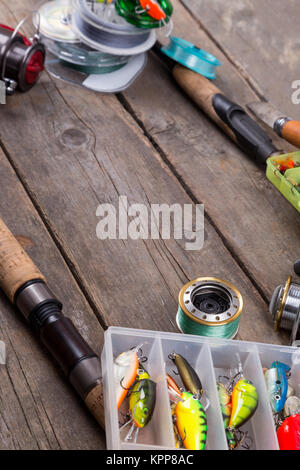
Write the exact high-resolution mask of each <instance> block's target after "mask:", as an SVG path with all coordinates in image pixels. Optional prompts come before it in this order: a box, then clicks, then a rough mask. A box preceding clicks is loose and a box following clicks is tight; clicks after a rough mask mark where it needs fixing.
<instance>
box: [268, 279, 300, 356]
mask: <svg viewBox="0 0 300 470" xmlns="http://www.w3.org/2000/svg"><path fill="white" fill-rule="evenodd" d="M269 310H270V313H271V315H272V319H273V322H274V330H275V331H278V329H279V328H283V329H285V330H288V331H291V338H290V343H291V344H292V345H293V346H298V347H299V346H300V328H299V326H300V284H298V283H296V282H292V277H291V276H289V278H288V280H287V282H286V283H285V285H280V286H278V287H276V289H275V291H274V293H273V295H272V299H271V302H270V307H269Z"/></svg>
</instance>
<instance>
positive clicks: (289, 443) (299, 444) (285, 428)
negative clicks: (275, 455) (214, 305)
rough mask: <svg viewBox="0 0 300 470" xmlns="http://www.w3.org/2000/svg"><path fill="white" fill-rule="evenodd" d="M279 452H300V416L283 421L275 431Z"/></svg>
mask: <svg viewBox="0 0 300 470" xmlns="http://www.w3.org/2000/svg"><path fill="white" fill-rule="evenodd" d="M277 438H278V443H279V448H280V450H300V415H293V416H290V417H289V418H287V419H285V420H284V421H283V423H282V425H281V426H280V427H279V428H278V430H277Z"/></svg>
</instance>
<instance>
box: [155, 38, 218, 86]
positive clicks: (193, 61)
mask: <svg viewBox="0 0 300 470" xmlns="http://www.w3.org/2000/svg"><path fill="white" fill-rule="evenodd" d="M161 52H163V53H164V54H165V55H166V56H168V57H170V58H171V59H173V60H175V61H176V62H178V63H179V64H181V65H184V66H185V67H187V68H189V69H191V70H193V71H194V72H197V73H199V74H201V75H204V76H205V77H207V78H210V79H211V80H213V79H215V78H216V68H217V67H218V66H220V65H221V62H220V61H219V60H218V59H217V58H216V57H214V56H213V55H212V54H210V53H209V52H206V51H205V50H203V49H199V48H198V47H197V46H195V45H194V44H192V43H191V42H188V41H185V40H184V39H181V38H177V37H175V36H171V37H170V43H169V44H168V45H167V46H164V47H162V49H161Z"/></svg>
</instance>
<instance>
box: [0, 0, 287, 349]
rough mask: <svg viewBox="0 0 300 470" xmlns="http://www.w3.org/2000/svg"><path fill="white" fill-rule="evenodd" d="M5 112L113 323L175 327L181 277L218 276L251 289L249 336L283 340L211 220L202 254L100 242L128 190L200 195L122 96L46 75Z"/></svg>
mask: <svg viewBox="0 0 300 470" xmlns="http://www.w3.org/2000/svg"><path fill="white" fill-rule="evenodd" d="M17 3H18V6H19V5H21V2H17ZM147 77H148V72H147V73H145V74H144V78H143V79H142V81H143V80H146V79H147V80H148V78H147ZM145 103H147V99H146V97H145ZM176 108H177V103H175V108H174V109H176ZM161 110H162V108H161V106H159V107H158V108H157V110H156V111H155V114H156V115H157V116H161V113H162V112H161ZM4 115H5V119H6V126H5V128H3V129H1V130H0V133H1V139H2V141H3V143H4V145H5V147H6V149H7V153H8V155H9V158H10V159H11V161H12V163H13V165H14V166H15V168H16V169H17V172H18V174H19V176H20V178H21V179H22V181H23V184H25V185H26V186H27V187H28V190H29V191H30V194H31V197H32V198H33V200H34V202H35V204H36V205H37V206H38V207H39V211H40V213H41V214H42V216H43V218H44V219H45V220H47V224H48V226H49V228H50V230H51V232H52V233H53V236H54V237H55V238H56V240H57V243H59V244H60V247H61V249H62V250H63V251H64V253H65V256H66V258H67V259H68V262H69V264H70V265H71V266H72V269H73V271H74V273H75V275H76V276H77V277H78V279H79V281H80V283H81V285H82V286H83V288H84V290H85V292H86V294H87V295H88V296H89V298H90V300H91V301H92V302H93V303H94V305H95V307H96V308H97V310H98V311H99V312H100V313H101V315H102V318H103V319H104V321H105V323H106V324H114V325H123V326H131V327H132V326H135V327H141V328H152V329H165V330H174V329H176V326H175V313H176V304H177V300H176V299H177V295H178V292H179V289H180V288H181V286H182V284H183V283H184V282H186V280H187V279H191V278H193V277H196V276H199V275H208V274H212V275H215V276H219V277H221V278H225V279H227V280H229V281H231V282H232V283H233V284H236V285H237V286H238V287H239V288H240V289H241V291H242V292H243V294H244V296H245V303H246V311H247V314H245V315H244V317H243V320H242V325H241V330H240V332H241V336H242V337H243V338H245V339H256V340H261V341H262V340H263V339H266V340H267V341H270V342H271V341H274V342H278V341H279V342H280V341H282V340H283V339H282V338H280V337H278V336H277V335H275V334H273V333H272V331H271V329H270V326H269V325H270V321H269V318H268V314H267V312H266V305H265V303H264V302H263V301H262V299H261V298H260V296H259V295H258V293H257V291H256V290H255V288H254V287H253V285H252V284H251V282H250V281H249V280H248V278H247V276H246V275H245V274H244V273H243V271H242V270H241V269H240V268H239V266H238V264H237V263H236V261H235V260H234V259H233V258H232V256H231V254H230V252H229V251H228V250H227V248H226V247H225V246H224V244H223V242H222V239H221V238H220V237H219V235H217V233H216V231H215V230H214V228H213V227H212V226H211V224H210V222H209V221H208V220H207V221H206V243H205V246H204V248H203V249H202V250H201V251H199V252H191V251H190V252H188V251H186V250H185V249H184V246H183V242H182V241H181V242H180V241H178V240H169V241H162V240H157V241H146V240H138V241H133V240H124V241H123V240H105V241H100V240H98V239H97V237H96V224H97V218H96V209H97V207H98V205H99V203H104V202H109V203H113V204H114V205H115V206H117V205H118V198H119V195H125V196H127V197H128V201H129V203H135V202H138V203H144V204H145V205H146V206H147V207H149V204H151V203H166V204H169V205H171V204H173V203H180V204H182V205H183V204H188V203H191V202H192V201H191V199H190V197H189V196H188V195H187V194H186V192H185V190H184V189H183V188H182V186H181V185H180V184H179V183H178V181H177V179H176V178H174V176H173V174H172V173H171V172H170V170H169V169H168V167H166V166H165V165H164V163H163V162H162V160H161V157H160V156H159V154H158V153H157V152H156V151H154V149H153V147H152V145H150V143H149V141H148V140H147V139H146V138H144V136H143V135H142V133H141V130H140V128H139V127H138V126H137V124H136V123H135V122H134V120H133V119H132V117H131V116H130V115H129V114H128V113H127V112H126V111H125V110H124V108H123V107H122V106H121V104H120V103H119V101H118V100H117V99H116V98H115V97H114V96H102V95H96V94H94V93H92V92H88V91H83V90H81V89H79V88H75V87H72V86H67V85H65V84H64V83H61V82H58V81H56V82H54V81H52V80H49V79H48V77H47V76H46V74H44V75H43V78H42V80H41V82H40V85H39V86H36V87H35V88H34V89H33V90H32V91H31V92H30V93H28V94H26V95H22V96H21V95H18V96H15V97H14V98H13V99H12V100H10V101H9V103H8V105H7V107H6V108H5V111H4ZM266 332H267V338H266Z"/></svg>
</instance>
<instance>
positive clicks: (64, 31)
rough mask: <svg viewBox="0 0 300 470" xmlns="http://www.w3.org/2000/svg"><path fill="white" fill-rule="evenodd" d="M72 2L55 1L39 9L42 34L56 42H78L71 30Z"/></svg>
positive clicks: (67, 0) (65, 0)
mask: <svg viewBox="0 0 300 470" xmlns="http://www.w3.org/2000/svg"><path fill="white" fill-rule="evenodd" d="M70 5H71V2H70V1H69V0H55V1H50V2H46V3H44V4H43V5H41V6H40V7H39V9H38V13H39V19H40V31H41V34H42V35H43V36H45V37H47V38H49V39H52V40H54V41H64V42H71V43H74V42H78V38H77V36H76V35H75V33H74V32H73V30H72V28H71V21H72V16H71V7H70Z"/></svg>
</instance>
